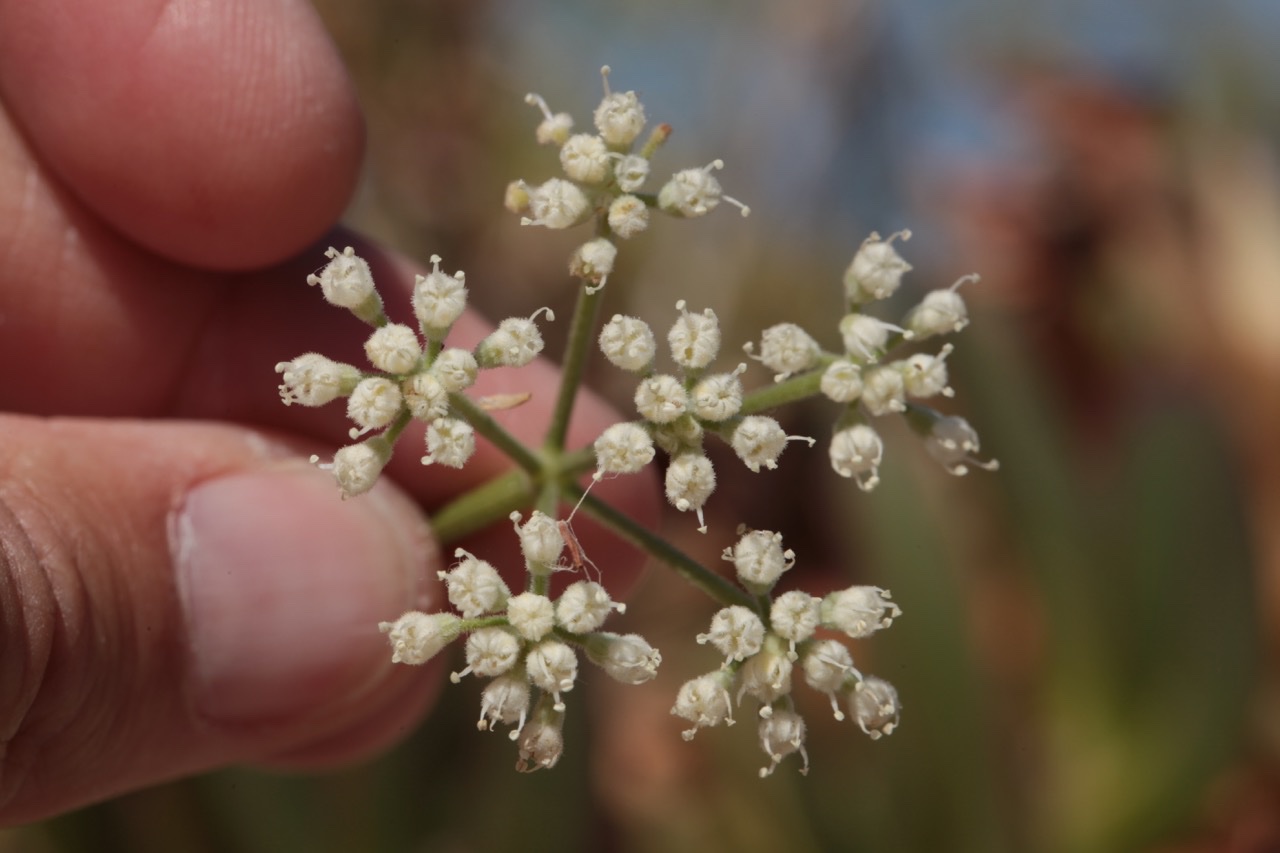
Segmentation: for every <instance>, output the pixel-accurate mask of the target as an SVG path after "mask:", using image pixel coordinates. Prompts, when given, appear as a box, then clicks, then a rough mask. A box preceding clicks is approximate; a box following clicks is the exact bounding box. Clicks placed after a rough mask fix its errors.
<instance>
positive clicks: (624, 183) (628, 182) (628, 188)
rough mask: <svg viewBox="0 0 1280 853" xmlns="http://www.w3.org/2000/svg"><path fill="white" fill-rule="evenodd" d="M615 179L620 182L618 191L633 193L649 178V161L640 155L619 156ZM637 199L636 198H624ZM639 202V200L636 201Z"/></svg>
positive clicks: (614, 167)
mask: <svg viewBox="0 0 1280 853" xmlns="http://www.w3.org/2000/svg"><path fill="white" fill-rule="evenodd" d="M613 177H614V180H616V181H617V182H618V189H620V190H622V191H623V192H624V193H633V192H635V191H636V190H638V189H640V187H642V186H644V182H645V181H646V180H648V178H649V161H648V160H646V159H645V158H644V157H641V156H640V155H639V154H627V155H625V156H619V157H618V158H617V162H616V163H615V164H614V166H613ZM623 198H635V196H623ZM636 200H637V201H639V199H636Z"/></svg>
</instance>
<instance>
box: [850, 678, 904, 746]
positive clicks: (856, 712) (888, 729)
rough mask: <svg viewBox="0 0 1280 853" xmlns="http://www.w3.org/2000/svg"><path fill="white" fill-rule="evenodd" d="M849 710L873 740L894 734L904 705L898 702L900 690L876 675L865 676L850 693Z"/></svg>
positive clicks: (859, 725) (859, 726)
mask: <svg viewBox="0 0 1280 853" xmlns="http://www.w3.org/2000/svg"><path fill="white" fill-rule="evenodd" d="M849 711H850V713H851V714H853V718H854V719H855V720H857V721H858V728H860V729H862V731H863V732H865V733H866V735H867V736H868V737H870V738H871V739H872V740H879V739H880V736H881V735H889V734H893V730H894V729H896V728H897V727H898V716H899V715H900V714H901V713H902V706H901V705H900V704H898V691H897V690H895V689H894V687H893V685H892V684H890V683H889V682H887V681H885V680H883V679H880V678H876V677H874V676H871V677H868V678H864V679H863V680H861V681H859V682H858V686H857V687H855V688H854V689H853V691H851V693H850V695H849Z"/></svg>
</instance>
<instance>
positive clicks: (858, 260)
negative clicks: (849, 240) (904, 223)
mask: <svg viewBox="0 0 1280 853" xmlns="http://www.w3.org/2000/svg"><path fill="white" fill-rule="evenodd" d="M898 238H902V240H903V242H906V241H907V240H910V239H911V232H910V231H898V232H897V233H894V234H890V235H889V239H887V240H881V239H880V235H879V234H877V233H875V232H874V231H873V232H871V236H870V237H868V238H867V239H866V240H864V241H863V243H862V246H861V247H860V248H859V249H858V253H857V254H856V255H854V256H853V261H852V262H851V263H850V264H849V268H848V269H847V270H845V273H844V292H845V295H846V296H847V297H848V299H849V301H850V302H852V303H854V304H855V305H856V304H859V303H862V302H866V301H868V300H872V299H888V298H889V297H890V296H892V295H893V293H894V291H896V290H897V289H898V285H899V284H900V283H901V282H902V274H903V273H905V272H908V271H909V270H910V269H911V264H909V263H907V262H906V261H904V260H903V259H902V256H901V255H899V254H898V250H897V249H895V248H894V247H893V241H894V240H896V239H898Z"/></svg>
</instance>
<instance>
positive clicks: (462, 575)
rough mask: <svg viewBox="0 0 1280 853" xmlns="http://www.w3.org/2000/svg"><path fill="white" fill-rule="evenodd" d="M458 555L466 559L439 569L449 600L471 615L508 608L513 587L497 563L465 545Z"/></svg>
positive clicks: (470, 617) (457, 552)
mask: <svg viewBox="0 0 1280 853" xmlns="http://www.w3.org/2000/svg"><path fill="white" fill-rule="evenodd" d="M454 556H455V557H458V558H459V559H461V561H462V562H460V563H458V565H456V566H454V567H453V568H452V569H450V570H449V571H447V572H438V573H437V577H439V578H440V580H442V581H444V584H445V591H446V592H447V594H448V596H449V603H450V604H452V605H453V606H454V607H456V608H458V612H459V613H461V614H462V615H463V616H465V617H466V618H468V619H475V618H476V617H477V616H483V615H484V614H485V613H495V612H497V611H499V610H502V609H504V608H505V607H506V604H507V599H508V598H509V597H510V596H511V590H509V589H508V588H507V584H506V582H505V581H503V580H502V576H501V575H500V574H498V570H497V569H495V568H494V567H493V564H492V563H489V562H488V561H486V560H481V559H479V558H478V557H476V556H475V555H474V554H471V553H468V552H467V551H464V550H463V549H461V548H459V549H458V550H456V551H454Z"/></svg>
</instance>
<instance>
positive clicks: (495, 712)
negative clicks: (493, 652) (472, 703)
mask: <svg viewBox="0 0 1280 853" xmlns="http://www.w3.org/2000/svg"><path fill="white" fill-rule="evenodd" d="M531 692H532V691H531V689H530V687H529V680H528V679H527V678H525V676H524V673H519V674H511V675H500V676H498V677H497V678H495V679H494V680H493V681H490V682H489V683H488V684H487V685H485V688H484V690H483V691H482V692H481V693H480V719H479V720H478V721H477V722H476V728H477V729H479V730H480V731H484V730H485V729H491V728H493V727H494V726H496V725H497V724H498V723H505V724H506V725H512V724H513V723H514V724H516V728H515V731H513V732H512V733H511V739H512V740H515V739H516V738H517V737H519V736H520V730H521V729H523V728H524V721H525V717H526V716H528V714H529V694H530V693H531Z"/></svg>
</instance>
